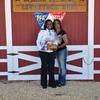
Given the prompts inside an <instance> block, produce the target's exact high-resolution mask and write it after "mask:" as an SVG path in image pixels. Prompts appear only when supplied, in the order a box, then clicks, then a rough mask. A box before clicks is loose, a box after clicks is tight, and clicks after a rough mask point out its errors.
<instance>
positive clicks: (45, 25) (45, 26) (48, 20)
mask: <svg viewBox="0 0 100 100" xmlns="http://www.w3.org/2000/svg"><path fill="white" fill-rule="evenodd" d="M48 22H51V23H52V20H50V19H47V20H46V21H45V24H44V30H46V28H47V23H48Z"/></svg>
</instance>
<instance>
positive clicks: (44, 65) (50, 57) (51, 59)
mask: <svg viewBox="0 0 100 100" xmlns="http://www.w3.org/2000/svg"><path fill="white" fill-rule="evenodd" d="M39 53H40V58H41V85H42V86H47V74H49V85H50V86H53V85H55V78H54V63H55V52H52V53H48V52H42V51H40V52H39Z"/></svg>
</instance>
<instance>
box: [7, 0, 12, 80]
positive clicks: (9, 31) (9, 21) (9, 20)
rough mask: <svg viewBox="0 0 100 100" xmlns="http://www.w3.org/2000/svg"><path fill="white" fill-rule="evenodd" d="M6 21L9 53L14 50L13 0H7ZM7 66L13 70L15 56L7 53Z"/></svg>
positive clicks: (9, 69)
mask: <svg viewBox="0 0 100 100" xmlns="http://www.w3.org/2000/svg"><path fill="white" fill-rule="evenodd" d="M5 22H6V43H7V54H8V53H12V52H13V46H12V18H11V0H5ZM7 66H8V71H12V70H13V57H12V56H10V55H7ZM8 80H9V74H8Z"/></svg>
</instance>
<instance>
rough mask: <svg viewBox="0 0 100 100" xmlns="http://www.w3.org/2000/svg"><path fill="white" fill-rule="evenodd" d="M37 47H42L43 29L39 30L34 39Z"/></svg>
mask: <svg viewBox="0 0 100 100" xmlns="http://www.w3.org/2000/svg"><path fill="white" fill-rule="evenodd" d="M36 44H37V47H38V48H39V50H41V49H42V48H43V47H44V41H43V31H40V32H39V34H38V37H37V40H36Z"/></svg>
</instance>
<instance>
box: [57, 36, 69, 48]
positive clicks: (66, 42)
mask: <svg viewBox="0 0 100 100" xmlns="http://www.w3.org/2000/svg"><path fill="white" fill-rule="evenodd" d="M62 37H63V40H64V43H63V44H62V45H60V46H58V49H59V48H63V47H64V46H66V45H67V44H68V37H67V35H66V34H64V35H63V36H62Z"/></svg>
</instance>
